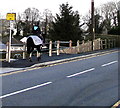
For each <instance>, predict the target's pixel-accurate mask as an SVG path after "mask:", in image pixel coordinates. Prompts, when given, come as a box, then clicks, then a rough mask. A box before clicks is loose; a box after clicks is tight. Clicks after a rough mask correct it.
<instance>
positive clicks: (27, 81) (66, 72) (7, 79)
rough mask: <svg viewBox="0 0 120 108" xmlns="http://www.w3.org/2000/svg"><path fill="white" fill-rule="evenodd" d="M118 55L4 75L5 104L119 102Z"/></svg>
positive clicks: (47, 104)
mask: <svg viewBox="0 0 120 108" xmlns="http://www.w3.org/2000/svg"><path fill="white" fill-rule="evenodd" d="M118 54H119V53H118V52H115V53H110V54H106V55H102V56H97V57H92V58H87V59H83V60H76V61H72V62H68V63H61V64H58V65H54V66H50V67H44V68H34V69H31V70H27V71H25V72H19V73H15V74H11V75H6V76H3V77H2V84H3V86H2V96H0V99H2V105H3V106H111V105H113V104H114V103H115V102H116V101H118V86H120V85H118ZM108 108H109V107H108Z"/></svg>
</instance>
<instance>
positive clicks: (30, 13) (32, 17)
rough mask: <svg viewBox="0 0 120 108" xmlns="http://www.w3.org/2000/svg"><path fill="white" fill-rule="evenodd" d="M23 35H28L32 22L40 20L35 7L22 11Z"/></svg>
mask: <svg viewBox="0 0 120 108" xmlns="http://www.w3.org/2000/svg"><path fill="white" fill-rule="evenodd" d="M24 19H25V22H24V29H23V31H24V32H23V33H24V36H26V35H29V34H30V33H31V32H32V27H33V24H34V23H36V22H38V21H39V20H40V13H39V10H38V9H36V8H27V9H26V10H25V11H24Z"/></svg>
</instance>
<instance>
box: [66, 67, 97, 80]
mask: <svg viewBox="0 0 120 108" xmlns="http://www.w3.org/2000/svg"><path fill="white" fill-rule="evenodd" d="M93 70H95V68H91V69H88V70H85V71H82V72H79V73H75V74H72V75H69V76H67V78H71V77H74V76H77V75H80V74H84V73H87V72H90V71H93Z"/></svg>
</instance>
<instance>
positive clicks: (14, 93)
mask: <svg viewBox="0 0 120 108" xmlns="http://www.w3.org/2000/svg"><path fill="white" fill-rule="evenodd" d="M51 83H52V82H46V83H43V84H40V85H36V86H33V87H30V88H26V89H23V90H19V91H16V92H13V93H9V94H6V95H3V96H0V99H2V98H5V97H9V96H12V95H16V94H19V93H22V92H26V91H29V90H32V89H35V88H39V87H42V86H45V85H48V84H51Z"/></svg>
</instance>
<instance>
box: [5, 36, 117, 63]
mask: <svg viewBox="0 0 120 108" xmlns="http://www.w3.org/2000/svg"><path fill="white" fill-rule="evenodd" d="M48 44H49V46H48V50H49V51H48V55H49V56H52V53H56V54H57V55H60V53H66V54H67V53H69V54H77V53H83V52H89V51H93V50H100V49H108V48H114V47H116V40H115V39H104V40H102V39H100V38H98V39H96V40H94V41H93V42H92V41H89V40H88V41H86V42H85V41H82V43H81V42H80V41H79V40H78V41H77V45H76V46H72V41H71V40H70V41H56V42H52V41H50V42H49V43H48ZM53 44H55V45H54V46H56V47H55V49H54V51H53ZM62 44H68V45H67V46H68V47H66V46H62ZM6 45H7V48H6V61H9V59H10V57H9V43H7V44H6ZM92 47H93V48H92ZM10 50H11V52H21V53H22V58H23V59H25V58H26V45H25V44H19V45H18V44H12V46H11V49H10Z"/></svg>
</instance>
